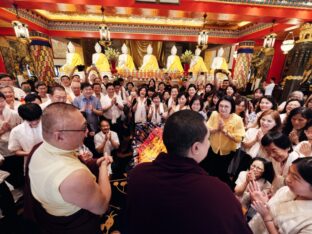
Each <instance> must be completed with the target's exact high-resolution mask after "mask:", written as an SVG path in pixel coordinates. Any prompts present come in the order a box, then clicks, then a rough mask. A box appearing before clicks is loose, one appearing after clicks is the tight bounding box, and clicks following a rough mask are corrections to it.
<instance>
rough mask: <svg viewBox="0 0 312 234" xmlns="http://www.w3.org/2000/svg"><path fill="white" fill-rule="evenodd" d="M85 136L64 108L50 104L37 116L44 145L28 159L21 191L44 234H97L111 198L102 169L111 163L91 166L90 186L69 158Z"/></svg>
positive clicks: (70, 109)
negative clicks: (96, 172)
mask: <svg viewBox="0 0 312 234" xmlns="http://www.w3.org/2000/svg"><path fill="white" fill-rule="evenodd" d="M56 115H57V118H56V117H55V116H56ZM87 132H88V130H87V123H86V120H85V118H84V117H83V115H82V114H81V113H80V111H79V110H78V109H77V108H75V107H74V106H72V105H70V104H66V103H52V104H51V105H49V106H48V107H47V108H46V109H45V111H44V113H43V116H42V134H43V139H44V141H43V143H42V144H41V145H40V146H39V147H38V148H37V149H35V151H34V153H33V155H32V156H31V158H30V162H29V166H28V169H29V173H28V175H29V179H30V180H29V181H30V184H26V188H27V189H26V191H28V195H31V196H32V197H33V198H34V199H33V200H32V205H33V212H34V216H35V218H36V220H37V222H38V223H39V226H40V228H41V229H43V232H44V233H46V232H47V231H48V232H49V233H65V232H66V233H100V215H102V214H103V213H105V212H106V210H107V208H108V204H109V200H110V197H111V187H110V184H109V178H108V170H107V167H108V165H109V164H110V163H111V162H112V160H111V157H110V156H106V157H102V158H99V159H97V160H96V164H97V165H98V168H99V176H98V182H96V178H95V176H94V175H93V174H92V173H91V171H90V170H89V169H88V168H87V166H86V165H84V164H82V163H81V162H80V161H79V159H78V157H77V155H76V153H75V150H76V149H77V148H79V147H80V146H82V144H83V139H84V137H85V135H86V134H87ZM29 189H30V191H29ZM26 212H27V211H26Z"/></svg>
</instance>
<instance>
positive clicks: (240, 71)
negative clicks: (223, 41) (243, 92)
mask: <svg viewBox="0 0 312 234" xmlns="http://www.w3.org/2000/svg"><path fill="white" fill-rule="evenodd" d="M254 45H255V42H254V41H243V42H240V43H239V45H238V49H237V59H236V64H235V70H234V76H233V78H234V80H236V82H237V88H246V84H247V77H248V73H249V68H250V64H251V58H252V54H253V52H254V50H253V48H254Z"/></svg>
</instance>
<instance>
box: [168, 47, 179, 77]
mask: <svg viewBox="0 0 312 234" xmlns="http://www.w3.org/2000/svg"><path fill="white" fill-rule="evenodd" d="M167 72H183V67H182V64H181V60H180V57H179V56H178V55H177V47H176V46H172V48H171V55H169V56H168V58H167Z"/></svg>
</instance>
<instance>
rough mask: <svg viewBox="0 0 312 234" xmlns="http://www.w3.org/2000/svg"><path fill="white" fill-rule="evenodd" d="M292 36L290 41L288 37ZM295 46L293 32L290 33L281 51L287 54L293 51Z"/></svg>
mask: <svg viewBox="0 0 312 234" xmlns="http://www.w3.org/2000/svg"><path fill="white" fill-rule="evenodd" d="M289 36H291V38H290V39H288V37H289ZM294 46H295V38H294V34H293V32H290V33H288V34H287V36H286V38H285V40H284V41H283V43H282V45H281V50H282V51H283V54H287V53H288V52H289V51H291V50H292V48H294Z"/></svg>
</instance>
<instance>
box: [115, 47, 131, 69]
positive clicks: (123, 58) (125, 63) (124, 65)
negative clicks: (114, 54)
mask: <svg viewBox="0 0 312 234" xmlns="http://www.w3.org/2000/svg"><path fill="white" fill-rule="evenodd" d="M121 53H122V54H121V55H119V57H118V67H117V71H118V72H122V71H130V72H132V71H133V70H135V66H134V63H133V59H132V57H131V55H129V54H128V48H127V46H126V44H125V43H124V44H123V45H122V47H121Z"/></svg>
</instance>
